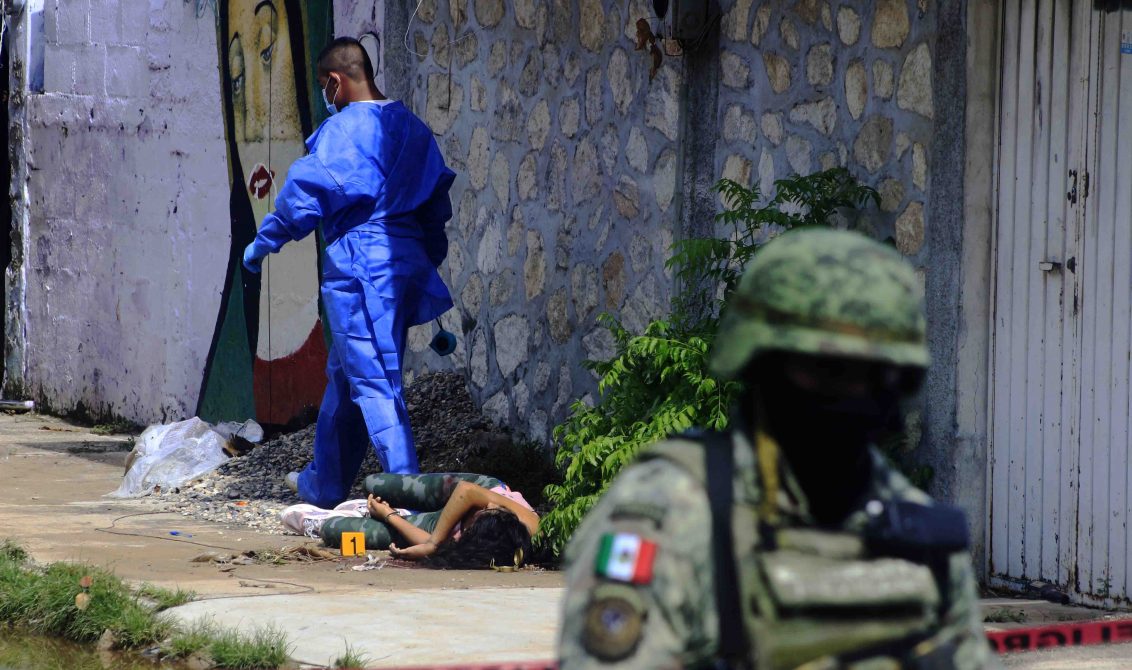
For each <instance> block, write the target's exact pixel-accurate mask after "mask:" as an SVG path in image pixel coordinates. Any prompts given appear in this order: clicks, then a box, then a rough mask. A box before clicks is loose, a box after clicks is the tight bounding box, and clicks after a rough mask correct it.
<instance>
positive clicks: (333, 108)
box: [322, 78, 342, 116]
mask: <svg viewBox="0 0 1132 670" xmlns="http://www.w3.org/2000/svg"><path fill="white" fill-rule="evenodd" d="M332 81H334V80H333V79H330V78H327V80H326V86H330V82H332ZM341 89H342V86H341V84H339V85H337V86H335V87H334V99H333V100H331V99H328V98H327V97H326V88H325V87H323V89H322V101H323V102H324V103H326V111H328V112H330V115H331V116H334V115H335V114H337V113H338V105H335V104H334V100H337V99H338V91H340V90H341Z"/></svg>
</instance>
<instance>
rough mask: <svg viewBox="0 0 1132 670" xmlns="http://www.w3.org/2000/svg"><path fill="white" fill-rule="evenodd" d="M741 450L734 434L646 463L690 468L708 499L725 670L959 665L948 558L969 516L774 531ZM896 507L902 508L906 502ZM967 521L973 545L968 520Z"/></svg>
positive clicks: (678, 443)
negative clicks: (945, 625) (737, 465)
mask: <svg viewBox="0 0 1132 670" xmlns="http://www.w3.org/2000/svg"><path fill="white" fill-rule="evenodd" d="M733 449H734V446H733V443H732V440H731V439H730V437H728V436H727V435H723V434H718V433H716V434H701V435H696V436H694V437H690V438H682V439H677V440H670V441H667V442H663V443H661V444H658V445H656V446H654V447H652V448H651V449H649V450H648V451H646V452H644V453H642V456H641V457H642V459H655V458H661V459H664V460H667V461H669V462H672V463H674V464H676V465H678V466H679V467H681V468H682V469H683V470H685V471H686V472H688V473H689V474H690V475H691V476H692V477H693V478H695V479H696V480H697V481H699V482H700V483H701V484H702V485H703V486H704V488H705V491H706V492H707V494H708V499H709V501H710V503H711V507H712V546H713V554H714V555H713V559H714V562H713V566H714V578H715V579H714V581H715V585H716V588H715V595H716V607H717V610H718V613H719V626H720V640H719V641H720V644H719V654H718V663H717V666H718V667H731V668H745V667H750V668H759V669H763V668H773V669H774V670H778V669H785V668H805V669H807V670H819V669H820V670H825V669H833V668H860V669H862V670H863V669H864V668H868V669H870V670H872V669H874V668H877V669H879V668H920V669H926V668H937V667H938V668H951V667H952V664H951V658H952V652H953V651H954V645H956V644H958V641H957V640H949V639H946V636H941V635H939V634H937V631H938V629H939V625H940V614H941V612H943V611H946V609H947V608H948V607H949V600H950V581H949V578H948V575H949V564H948V562H947V560H946V559H947V558H948V557H949V555H950V553H952V552H953V551H955V550H957V549H956V546H955V545H956V544H957V543H958V542H960V540H959V539H958V536H959V534H960V532H959V529H957V528H955V526H954V524H955V522H956V519H955V518H954V516H953V514H954V513H956V512H957V511H952V510H950V509H947V508H946V507H945V509H944V510H943V514H944V515H950V518H947V519H944V518H942V517H941V516H939V510H938V509H936V510H935V511H933V512H929V515H933V516H932V518H920V519H917V520H914V521H913V522H912V524H911V525H912V526H917V525H918V527H917V528H912V529H911V530H909V529H908V528H907V526H909V523H907V519H905V520H904V521H900V520H897V521H896V522H895V525H896V526H901V525H903V526H905V528H903V529H901V528H895V529H894V528H893V527H892V526H893V524H892V523H885V522H884V521H881V522H880V523H879V524H877V530H876V532H872V533H865V534H856V533H847V532H831V531H825V530H820V529H815V528H805V527H789V526H786V525H779V526H778V527H775V528H771V527H767V525H766V524H765V523H762V522H761V521H760V518H759V512H758V508H757V505H756V504H755V502H756V501H752V500H749V499H748V500H740V499H736V498H735V497H734V492H735V485H736V481H737V480H736V478H735V476H734V475H735V473H734V467H733V457H734V453H733ZM756 493H758V492H756ZM886 502H887V503H890V506H892V507H893V508H894V509H896V506H898V505H900V504H901V502H900V501H898V500H897V501H886ZM906 504H907V503H906ZM914 506H915V507H920V508H921V510H923V509H932V508H925V507H924V506H919V505H914ZM873 511H877V510H873ZM917 513H918V512H917ZM958 514H959V520H960V521H961V522H962V524H963V528H962V529H961V530H962V533H961V534H962V535H963V540H962V542H964V543H965V540H966V537H965V534H966V527H965V523H966V521H965V518H964V517H963V516H962V513H961V512H958ZM878 516H879V517H881V518H883V517H884V516H885V515H884V514H883V513H882V514H879V515H878ZM917 533H919V535H917ZM886 537H887V540H886V539H885V538H886ZM878 538H880V539H879V540H878ZM963 548H965V547H963ZM960 549H961V548H960ZM941 558H942V559H943V560H940V559H941Z"/></svg>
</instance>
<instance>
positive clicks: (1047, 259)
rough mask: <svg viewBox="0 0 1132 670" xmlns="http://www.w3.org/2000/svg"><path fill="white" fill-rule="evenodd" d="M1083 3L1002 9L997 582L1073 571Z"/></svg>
mask: <svg viewBox="0 0 1132 670" xmlns="http://www.w3.org/2000/svg"><path fill="white" fill-rule="evenodd" d="M1089 4H1090V3H1086V2H1073V1H1071V0H1006V1H1005V3H1004V7H1003V21H1002V69H1001V86H1000V98H999V126H998V139H999V141H998V147H997V150H998V159H997V165H998V172H997V178H998V185H997V186H998V188H997V208H996V235H995V251H994V261H995V288H994V290H995V295H994V317H993V318H994V322H993V329H992V337H993V344H992V362H991V372H992V377H991V394H990V395H991V398H990V405H991V407H990V417H991V419H990V450H989V452H990V481H989V484H990V511H991V519H990V523H989V527H990V537H989V546H988V551H987V558H988V561H989V573H990V575H991V581H992V583H998V584H1000V585H1001V584H1002V583H1003V582H1007V583H1008V584H1009V583H1015V582H1016V580H1045V581H1049V582H1055V583H1057V584H1061V585H1066V586H1068V585H1070V584H1071V583H1072V582H1073V581H1074V573H1075V566H1076V559H1077V556H1076V553H1077V550H1078V547H1077V500H1078V481H1079V477H1078V461H1079V458H1078V457H1079V445H1080V435H1079V430H1078V425H1079V410H1080V407H1081V403H1080V398H1081V393H1080V389H1079V387H1078V381H1077V380H1078V378H1079V375H1078V370H1079V367H1080V361H1079V359H1078V356H1079V353H1080V346H1081V330H1080V323H1081V321H1080V318H1079V316H1080V314H1081V311H1082V309H1083V305H1082V302H1081V299H1082V285H1081V277H1082V274H1083V268H1084V265H1085V263H1086V259H1085V258H1084V255H1083V254H1082V248H1081V234H1082V233H1081V231H1082V228H1083V224H1084V213H1085V210H1086V207H1085V205H1086V203H1087V202H1088V201H1089V198H1088V196H1089V194H1088V190H1089V186H1088V185H1087V183H1086V181H1087V177H1086V172H1087V171H1086V169H1085V166H1086V159H1087V156H1088V142H1087V141H1086V140H1087V137H1088V115H1089V100H1090V95H1089V94H1090V92H1089V70H1090V67H1091V63H1092V62H1093V61H1094V54H1095V48H1094V46H1093V45H1094V43H1095V40H1094V39H1093V33H1094V31H1095V29H1096V27H1095V23H1096V20H1097V17H1096V14H1095V13H1094V12H1093V11H1092V10H1091V8H1090V7H1089Z"/></svg>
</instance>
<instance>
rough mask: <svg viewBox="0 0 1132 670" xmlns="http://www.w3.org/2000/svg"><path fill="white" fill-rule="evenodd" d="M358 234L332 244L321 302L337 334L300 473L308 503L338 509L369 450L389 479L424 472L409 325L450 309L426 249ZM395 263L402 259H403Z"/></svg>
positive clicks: (301, 494) (325, 262)
mask: <svg viewBox="0 0 1132 670" xmlns="http://www.w3.org/2000/svg"><path fill="white" fill-rule="evenodd" d="M412 242H413V243H412V244H407V243H403V244H400V245H398V244H391V243H390V240H389V238H387V237H386V236H384V235H380V234H377V233H372V232H366V231H352V232H349V233H346V235H344V236H343V237H342V238H341V239H339V240H337V241H335V242H333V243H332V244H331V245H328V246H327V249H326V254H325V256H324V260H323V277H322V298H323V304H324V306H325V308H326V316H327V323H328V325H329V327H330V335H331V347H330V351H329V355H328V357H327V364H326V376H327V383H326V393H325V395H324V396H323V399H322V407H321V409H320V410H319V414H318V424H317V426H316V429H315V443H314V460H313V461H312V462H311V464H310V465H308V466H307V468H306V469H305V470H303V472H301V473H300V474H299V497H300V498H302V499H303V500H305V501H306V502H308V503H311V504H312V505H317V506H318V507H323V508H331V507H333V506H334V505H337V504H338V503H340V502H342V501H343V500H345V499H346V498H347V497H348V495H349V493H350V487H351V485H352V484H353V482H354V479H355V478H356V477H357V475H358V470H359V468H360V467H361V464H362V459H363V458H365V453H366V449H367V448H368V445H369V444H370V443H372V444H373V448H374V450H375V451H376V452H377V457H378V460H380V461H381V467H382V469H383V470H384V471H385V472H388V473H395V474H415V473H417V472H419V470H420V469H419V466H418V464H417V453H416V449H415V448H414V446H413V434H412V429H411V428H410V427H409V414H408V410H407V409H406V407H405V400H404V398H403V397H402V388H401V360H402V357H403V355H404V351H405V340H406V338H407V334H408V329H409V326H412V325H416V324H417V323H423V322H424V321H427V320H429V319H431V318H434V316H433V313H434V312H437V310H439V312H437V313H441V312H443V311H444V310H446V309H448V308H449V307H450V306H451V299H450V298H448V296H447V291H445V292H444V295H443V296H440V295H435V293H436V291H435V290H432V291H430V286H431V284H430V282H431V280H432V278H433V277H434V276H435V272H436V270H435V268H434V267H433V265H432V264H431V262H430V261H429V260H428V258H427V256H426V255H425V252H424V248H423V247H422V246H421V245H420V244H419V243H417V242H416V241H412ZM394 259H395V260H394Z"/></svg>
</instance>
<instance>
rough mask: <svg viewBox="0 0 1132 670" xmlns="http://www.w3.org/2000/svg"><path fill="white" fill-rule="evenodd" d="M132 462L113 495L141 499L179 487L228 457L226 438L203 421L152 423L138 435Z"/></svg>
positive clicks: (194, 418) (214, 467)
mask: <svg viewBox="0 0 1132 670" xmlns="http://www.w3.org/2000/svg"><path fill="white" fill-rule="evenodd" d="M134 451H135V456H134V460H133V464H132V465H131V466H130V469H129V471H128V472H127V473H126V476H125V477H123V478H122V485H121V486H119V487H118V490H117V491H115V492H113V493H108V494H107V496H108V497H110V498H138V497H141V496H144V495H145V494H147V493H149V492H151V491H153V488H154V487H155V486H160V487H161V488H162V490H167V489H172V488H177V487H179V486H182V485H184V484H186V483H188V482H190V481H192V480H194V479H196V478H197V477H200V476H201V475H204V474H205V473H208V472H211V471H212V470H215V469H216V468H217V467H218V466H219V465H220V464H221V463H224V462H225V461H227V460H228V455H227V454H225V453H224V438H223V437H222V436H221V435H220V434H219V433H217V432H216V431H215V430H213V429H212V426H210V425H208V424H207V423H205V422H204V421H201V420H200V419H198V418H196V417H193V418H192V419H189V420H187V421H180V422H178V423H171V424H166V425H162V426H150V427H149V428H146V429H145V432H143V433H142V434H141V437H139V438H138V446H137V447H135V449H134Z"/></svg>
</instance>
